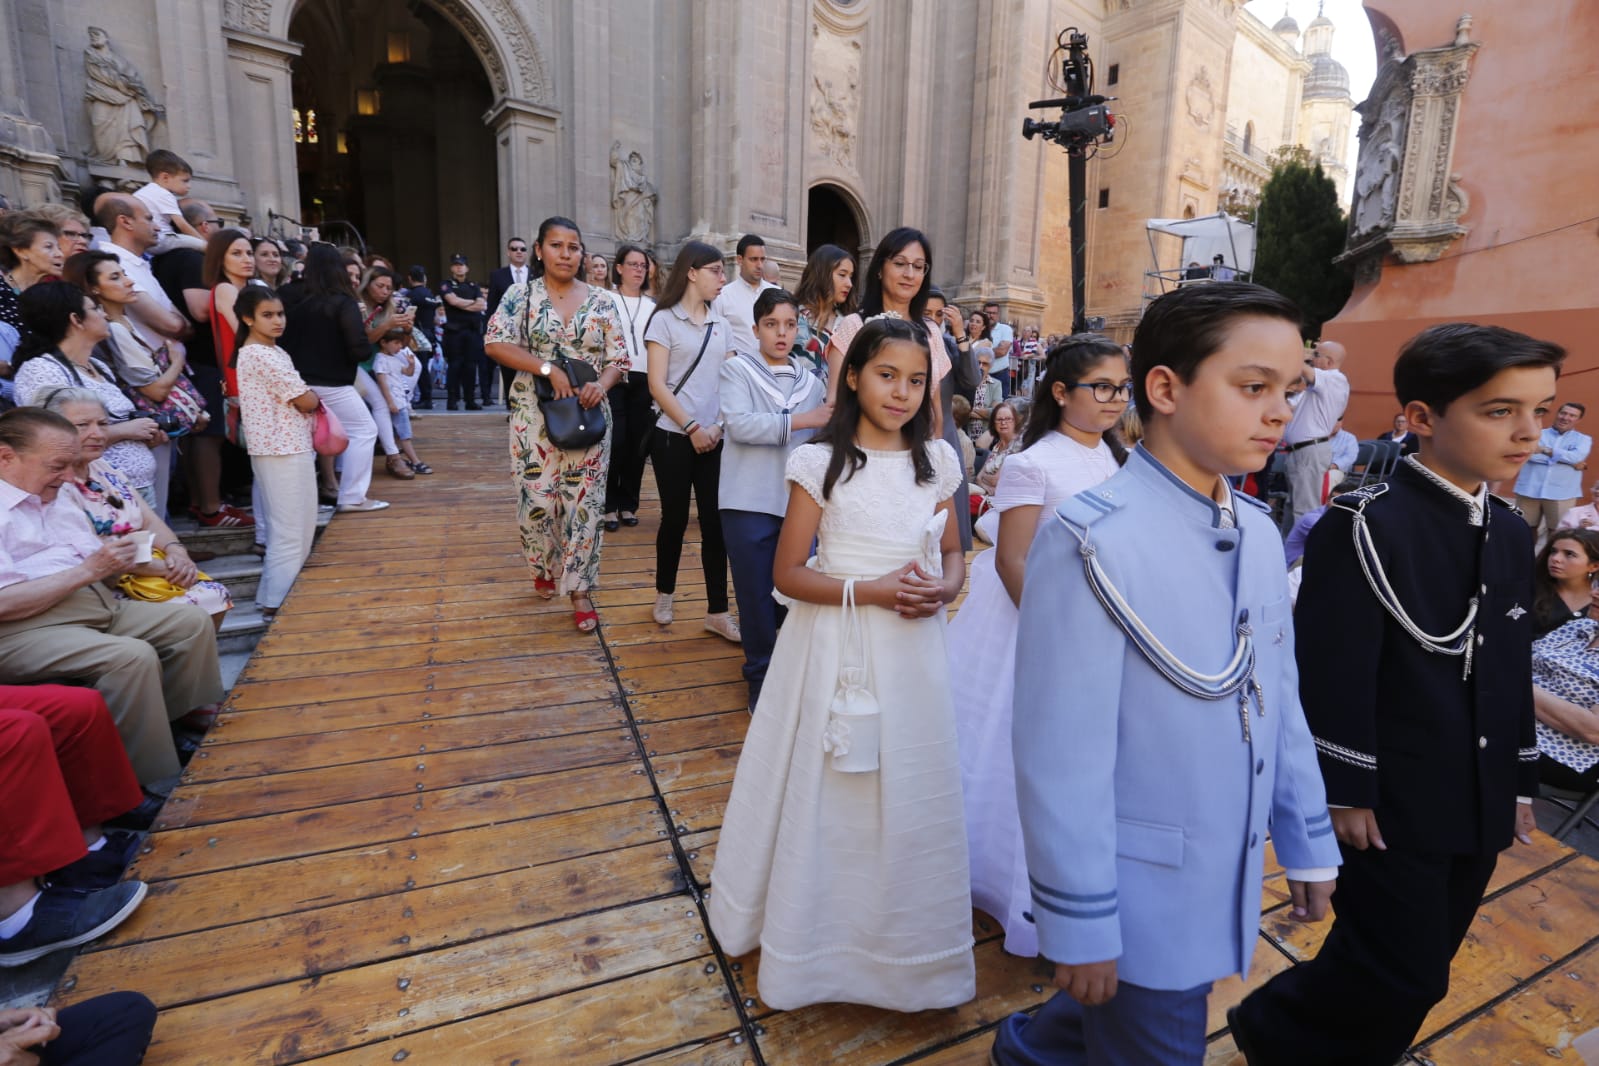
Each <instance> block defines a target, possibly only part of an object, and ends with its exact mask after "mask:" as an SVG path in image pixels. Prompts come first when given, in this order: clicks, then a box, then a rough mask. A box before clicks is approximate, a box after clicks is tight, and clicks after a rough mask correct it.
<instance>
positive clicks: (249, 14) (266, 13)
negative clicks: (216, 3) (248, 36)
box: [222, 0, 272, 33]
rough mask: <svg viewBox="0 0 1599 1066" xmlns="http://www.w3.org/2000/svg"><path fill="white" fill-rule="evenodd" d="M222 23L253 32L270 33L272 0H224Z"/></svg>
mask: <svg viewBox="0 0 1599 1066" xmlns="http://www.w3.org/2000/svg"><path fill="white" fill-rule="evenodd" d="M222 24H223V25H224V26H231V27H232V28H234V29H236V30H249V31H250V32H251V33H270V32H271V30H272V0H223V4H222Z"/></svg>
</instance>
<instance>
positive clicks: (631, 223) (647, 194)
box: [611, 141, 659, 244]
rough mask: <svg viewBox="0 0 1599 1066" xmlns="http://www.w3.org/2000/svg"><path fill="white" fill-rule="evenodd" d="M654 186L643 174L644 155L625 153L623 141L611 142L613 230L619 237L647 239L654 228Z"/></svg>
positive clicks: (643, 240) (640, 241)
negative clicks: (624, 154)
mask: <svg viewBox="0 0 1599 1066" xmlns="http://www.w3.org/2000/svg"><path fill="white" fill-rule="evenodd" d="M658 199H659V194H658V193H657V192H656V189H655V186H654V185H653V184H651V183H650V182H649V180H648V179H646V178H645V177H644V157H643V156H642V155H640V154H639V153H638V152H629V153H628V154H627V156H626V158H624V157H623V156H622V142H621V141H613V142H612V144H611V232H612V234H614V235H615V237H616V239H617V240H619V241H631V242H633V243H635V244H642V243H647V242H648V241H649V239H650V231H651V230H653V229H654V228H655V204H656V201H657V200H658Z"/></svg>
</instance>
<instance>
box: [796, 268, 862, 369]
mask: <svg viewBox="0 0 1599 1066" xmlns="http://www.w3.org/2000/svg"><path fill="white" fill-rule="evenodd" d="M794 299H795V300H797V301H798V302H799V308H800V314H799V338H798V339H797V340H796V341H795V342H794V354H795V355H797V356H799V357H800V358H802V359H804V360H806V361H807V362H809V363H810V364H811V372H812V373H814V374H815V375H816V376H817V377H820V378H821V379H822V380H824V381H825V380H827V345H828V342H829V341H830V340H832V337H833V327H834V326H835V325H837V324H838V320H839V319H840V318H843V317H844V316H845V315H851V314H854V313H855V257H854V256H852V255H850V254H849V253H848V252H846V251H845V250H844V249H842V248H840V247H839V246H838V245H836V244H824V245H822V246H821V247H820V248H818V249H816V251H814V252H812V253H811V257H810V259H809V260H808V261H807V262H806V263H805V272H804V273H802V274H801V275H800V280H799V284H798V285H796V286H795V287H794Z"/></svg>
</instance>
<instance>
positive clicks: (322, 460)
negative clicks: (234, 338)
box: [228, 242, 388, 511]
mask: <svg viewBox="0 0 1599 1066" xmlns="http://www.w3.org/2000/svg"><path fill="white" fill-rule="evenodd" d="M282 296H283V306H284V311H285V313H286V314H287V316H288V325H287V326H286V327H285V329H284V331H283V337H282V339H280V340H279V341H278V346H279V347H281V348H282V349H283V350H284V351H286V352H288V353H289V357H290V358H291V359H293V360H294V367H295V369H296V370H298V371H299V372H300V377H301V378H303V379H304V380H305V383H306V384H307V385H309V386H310V387H311V391H312V392H314V393H316V394H317V397H318V398H319V399H321V401H322V402H323V403H324V404H326V405H327V408H328V410H330V411H332V412H333V416H334V417H335V418H337V419H338V420H339V424H340V425H342V426H343V427H344V432H345V433H346V434H347V435H348V436H349V438H350V446H349V447H348V448H346V449H345V450H344V454H343V455H341V456H340V457H339V462H340V470H339V475H338V479H337V482H336V484H337V485H338V488H337V489H336V490H335V489H332V488H331V485H332V484H333V483H334V478H333V458H332V457H331V456H321V457H319V465H320V467H321V470H322V480H323V489H322V491H323V493H324V494H325V495H328V496H332V498H333V499H334V500H335V501H336V502H337V503H338V505H339V510H340V511H379V510H382V509H383V508H385V507H387V506H388V504H387V503H385V502H383V501H382V500H371V499H368V498H367V495H366V493H367V489H368V488H370V487H371V485H372V445H373V443H374V442H375V441H376V440H377V439H378V427H377V423H375V422H373V421H372V414H371V412H370V411H368V410H367V406H366V401H364V400H362V399H361V394H360V393H358V392H356V391H355V375H356V373H357V372H358V371H359V370H360V368H361V364H362V363H363V362H365V361H366V359H367V358H368V357H369V356H370V355H371V353H372V346H371V344H369V343H368V342H367V339H366V331H365V330H364V329H362V328H361V308H360V305H359V304H358V303H356V300H355V287H354V286H353V285H352V284H351V283H350V275H349V274H348V272H346V270H345V269H344V259H343V257H342V256H341V255H340V254H339V250H338V249H337V248H335V247H334V246H333V245H331V244H322V243H320V242H318V243H316V244H313V245H311V246H310V248H309V249H307V250H306V256H305V277H304V278H303V279H302V280H301V282H300V283H299V284H298V285H291V286H289V287H288V289H287V290H285V291H284V293H283V294H282ZM228 350H229V351H232V349H231V348H230V349H228Z"/></svg>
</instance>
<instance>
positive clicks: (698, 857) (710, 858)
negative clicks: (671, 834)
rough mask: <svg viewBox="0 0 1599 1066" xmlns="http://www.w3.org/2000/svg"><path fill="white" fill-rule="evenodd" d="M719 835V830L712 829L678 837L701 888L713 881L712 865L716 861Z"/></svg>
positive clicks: (697, 883)
mask: <svg viewBox="0 0 1599 1066" xmlns="http://www.w3.org/2000/svg"><path fill="white" fill-rule="evenodd" d="M718 835H719V833H718V831H717V830H715V829H712V830H708V831H702V832H698V833H694V832H690V833H685V834H683V835H681V836H680V837H679V838H678V840H679V842H680V843H681V844H682V846H683V854H684V856H685V857H686V858H687V859H688V862H689V869H690V871H691V872H692V876H693V878H694V883H695V884H696V885H699V886H700V887H701V888H704V887H705V886H706V885H708V884H710V883H711V867H712V866H713V865H715V863H716V838H717V836H718Z"/></svg>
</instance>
